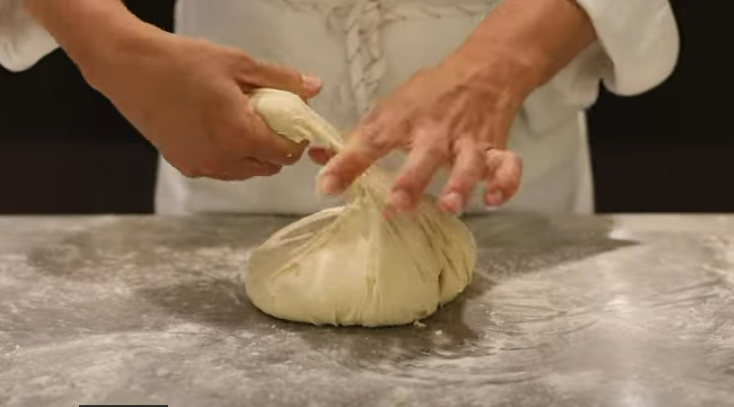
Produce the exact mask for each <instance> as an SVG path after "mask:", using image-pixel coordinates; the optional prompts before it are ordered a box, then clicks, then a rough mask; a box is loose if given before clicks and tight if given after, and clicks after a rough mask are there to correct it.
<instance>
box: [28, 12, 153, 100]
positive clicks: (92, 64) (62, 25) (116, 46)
mask: <svg viewBox="0 0 734 407" xmlns="http://www.w3.org/2000/svg"><path fill="white" fill-rule="evenodd" d="M24 1H25V5H26V8H27V9H28V11H29V12H30V13H31V15H33V17H34V18H35V19H36V20H37V21H38V22H39V23H40V24H41V25H42V26H43V27H44V28H46V30H47V31H48V32H49V33H50V34H51V36H52V37H54V39H55V40H56V42H57V43H58V44H59V46H60V47H61V48H62V49H63V50H64V51H65V52H66V54H67V55H68V56H69V57H70V58H71V59H72V60H73V61H74V63H76V65H77V66H78V67H79V69H80V70H81V72H82V74H83V75H84V76H85V78H86V79H87V80H88V81H90V79H92V80H91V81H90V82H93V81H94V78H95V77H96V76H97V75H98V73H99V72H100V71H103V70H104V69H105V68H104V66H106V65H107V64H108V63H109V61H114V60H115V59H119V58H120V56H121V55H122V54H125V53H129V52H130V51H131V50H134V49H136V48H140V47H143V46H146V42H147V41H148V39H149V37H150V36H151V35H152V34H153V32H155V31H160V30H159V29H157V28H156V27H154V26H151V25H149V24H147V23H145V22H143V21H141V20H139V19H138V18H137V17H136V16H135V15H134V14H132V13H131V12H130V11H129V10H128V9H127V8H126V7H125V5H124V4H123V3H122V1H120V0H24ZM92 85H93V86H94V84H92Z"/></svg>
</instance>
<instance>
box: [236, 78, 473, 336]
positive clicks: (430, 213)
mask: <svg viewBox="0 0 734 407" xmlns="http://www.w3.org/2000/svg"><path fill="white" fill-rule="evenodd" d="M251 103H252V106H253V107H254V109H255V111H256V112H258V113H259V114H260V115H261V116H262V117H263V118H264V119H265V121H266V122H267V123H268V125H269V126H270V127H271V128H272V129H273V130H274V131H275V132H277V133H279V134H281V135H283V136H285V137H288V138H290V139H292V140H294V141H300V140H303V139H308V140H311V141H319V142H322V143H326V144H327V145H328V146H330V147H331V148H334V149H336V150H339V149H341V148H342V147H343V141H342V137H341V135H340V134H339V133H338V132H337V131H336V130H335V129H334V128H333V127H332V126H331V125H330V124H329V123H328V122H326V121H325V120H324V119H323V118H321V117H320V116H318V115H317V114H316V113H315V112H313V111H312V110H311V109H310V108H309V107H308V106H307V105H306V104H305V103H304V102H303V101H302V100H301V99H300V98H299V97H298V96H296V95H293V94H291V93H288V92H283V91H278V90H273V89H260V90H257V91H255V92H254V93H253V94H252V95H251ZM391 183H392V177H391V176H390V174H388V173H387V172H385V171H383V170H382V169H380V168H377V167H373V168H371V169H370V170H369V171H368V172H367V173H366V174H365V175H364V176H362V177H360V179H359V180H357V182H355V183H354V185H353V186H352V187H351V189H350V191H349V193H348V197H347V199H348V202H347V204H346V205H345V206H343V207H339V208H332V209H327V210H324V211H321V212H318V213H316V214H313V215H310V216H308V217H306V218H303V219H301V220H299V221H296V222H294V223H292V224H291V225H289V226H287V227H285V228H284V229H282V230H280V231H278V232H277V233H275V234H274V235H273V236H271V237H270V238H269V239H268V240H267V241H266V242H265V243H264V244H263V245H262V246H260V247H258V248H256V249H255V250H253V252H252V255H251V258H250V262H249V269H248V270H247V272H246V274H245V285H246V290H247V294H248V296H249V297H250V300H251V301H252V302H253V304H254V305H255V306H256V307H257V308H259V309H260V310H262V311H264V312H265V313H267V314H270V315H272V316H275V317H278V318H283V319H288V320H293V321H300V322H308V323H313V324H317V325H321V324H330V325H361V326H367V327H376V326H385V325H401V324H408V323H412V322H414V321H417V320H419V319H422V318H425V317H427V316H429V315H431V314H432V313H434V312H435V311H436V310H437V309H438V307H440V306H442V305H444V304H446V303H448V302H450V301H452V300H453V299H455V298H456V297H457V296H458V295H459V294H460V293H461V292H462V291H463V290H464V289H465V288H466V287H467V286H468V285H469V283H470V282H471V280H472V275H473V271H474V266H475V262H476V244H475V241H474V237H473V235H472V233H471V232H470V231H469V230H468V228H467V227H466V226H465V225H464V224H463V222H461V220H459V218H458V217H456V216H455V215H453V214H449V213H446V212H444V211H442V210H440V209H439V208H438V206H437V205H436V203H435V200H434V199H433V198H432V197H429V196H424V197H423V199H422V200H421V202H420V204H419V205H418V208H417V210H415V211H414V212H412V213H409V214H403V215H401V216H399V217H397V218H396V219H394V220H391V221H386V220H385V219H384V218H383V216H382V210H383V209H384V204H383V200H384V198H385V197H386V196H387V193H388V192H389V189H390V186H391Z"/></svg>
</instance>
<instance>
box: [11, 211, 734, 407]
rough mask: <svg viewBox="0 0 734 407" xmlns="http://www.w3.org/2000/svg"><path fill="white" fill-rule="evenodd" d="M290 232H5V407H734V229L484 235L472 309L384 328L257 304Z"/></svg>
mask: <svg viewBox="0 0 734 407" xmlns="http://www.w3.org/2000/svg"><path fill="white" fill-rule="evenodd" d="M289 221H290V220H288V219H277V218H247V217H181V218H175V217H172V218H154V217H36V218H0V406H3V407H5V406H7V407H21V406H22V407H43V406H58V407H62V406H76V405H79V404H167V405H170V406H179V407H202V406H212V407H214V406H232V407H234V406H237V407H241V406H254V407H265V406H299V407H302V406H370V407H382V406H429V407H430V406H442V407H451V406H466V407H472V406H482V407H486V406H508V407H509V406H517V407H527V406H538V407H540V406H542V407H555V406H583V407H592V406H630V407H643V406H644V407H647V406H661V407H678V406H732V405H734V290H733V287H734V217H726V216H622V217H572V216H569V217H553V218H545V217H540V216H526V215H493V216H487V217H483V218H474V219H469V220H468V222H469V224H470V225H471V227H472V229H473V230H474V231H475V233H476V235H477V238H478V241H479V243H480V246H481V250H480V257H481V259H480V263H479V267H478V273H477V276H476V279H475V281H474V283H473V284H472V286H471V288H470V289H469V290H468V292H467V293H466V295H464V296H463V297H462V298H461V299H460V300H458V301H457V302H455V303H453V304H451V305H450V306H448V307H446V308H445V309H443V310H442V311H440V312H439V313H438V314H437V315H436V316H434V317H432V318H429V319H427V320H425V321H423V324H416V325H413V326H408V327H401V328H391V329H376V330H369V329H345V328H341V329H340V328H325V327H321V328H320V327H313V326H306V325H300V324H294V323H288V322H283V321H279V320H275V319H273V318H270V317H268V316H265V315H263V314H261V313H259V312H258V311H256V310H255V309H254V308H253V307H252V306H251V305H250V304H249V302H248V300H247V298H246V296H245V294H244V291H243V287H242V284H241V278H240V275H241V273H242V272H243V270H244V268H245V265H246V261H247V253H248V250H249V249H250V248H251V247H253V245H256V244H258V243H259V242H261V241H262V240H263V239H264V238H266V237H267V236H268V235H269V234H270V233H272V232H273V231H275V230H276V229H278V228H279V227H281V226H283V225H285V224H286V223H288V222H289Z"/></svg>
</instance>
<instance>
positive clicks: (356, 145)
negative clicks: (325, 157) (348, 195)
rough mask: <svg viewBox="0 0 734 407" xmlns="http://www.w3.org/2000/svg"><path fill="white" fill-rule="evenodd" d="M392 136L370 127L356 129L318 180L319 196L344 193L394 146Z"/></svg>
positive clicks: (382, 130)
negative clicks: (321, 194)
mask: <svg viewBox="0 0 734 407" xmlns="http://www.w3.org/2000/svg"><path fill="white" fill-rule="evenodd" d="M394 132H395V129H394V128H393V129H389V128H387V127H385V126H379V125H377V124H372V123H371V124H367V125H363V126H362V127H361V128H358V129H357V131H356V132H355V133H354V134H353V135H352V136H351V137H350V138H349V139H348V140H347V143H346V145H345V146H344V148H343V149H342V151H340V152H338V153H337V154H336V156H334V157H333V158H332V159H331V160H330V161H329V162H328V163H327V164H326V166H325V167H324V170H323V172H322V173H321V176H320V178H319V189H320V190H321V193H323V194H325V195H334V194H339V193H342V192H344V190H345V189H347V187H348V186H349V185H351V184H352V182H354V180H355V179H357V177H359V176H360V175H362V174H363V173H364V172H365V171H367V169H368V168H369V167H370V166H372V164H374V163H375V162H376V161H377V160H379V159H380V158H382V157H384V156H385V155H387V153H389V152H390V150H392V148H393V147H395V146H396V145H397V144H398V141H399V139H397V138H395V137H393V136H392V135H393V134H394Z"/></svg>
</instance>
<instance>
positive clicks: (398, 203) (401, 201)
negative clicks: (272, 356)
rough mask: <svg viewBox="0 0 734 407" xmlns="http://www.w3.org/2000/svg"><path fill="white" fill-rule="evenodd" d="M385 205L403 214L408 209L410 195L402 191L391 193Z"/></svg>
mask: <svg viewBox="0 0 734 407" xmlns="http://www.w3.org/2000/svg"><path fill="white" fill-rule="evenodd" d="M387 205H388V207H392V208H394V209H395V210H397V211H398V212H405V211H407V210H408V209H410V195H408V193H407V192H405V191H403V190H397V191H393V193H392V194H390V197H389V198H388V200H387Z"/></svg>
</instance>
